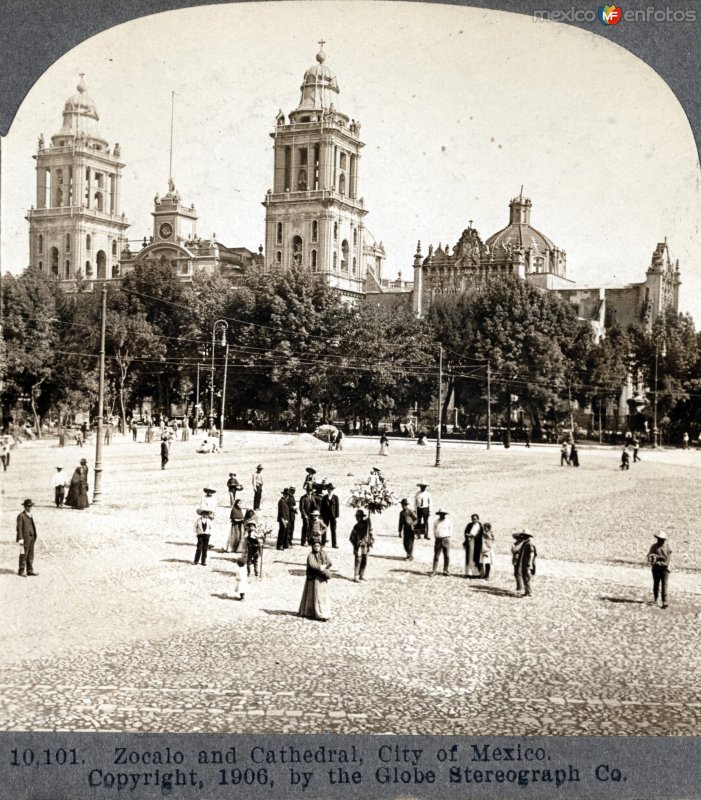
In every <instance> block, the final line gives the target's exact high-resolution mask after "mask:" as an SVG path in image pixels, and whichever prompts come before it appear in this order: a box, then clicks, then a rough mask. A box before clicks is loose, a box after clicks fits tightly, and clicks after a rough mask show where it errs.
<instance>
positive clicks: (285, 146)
mask: <svg viewBox="0 0 701 800" xmlns="http://www.w3.org/2000/svg"><path fill="white" fill-rule="evenodd" d="M320 44H321V46H322V48H323V45H324V42H323V41H322V42H321V43H320ZM325 62H326V54H325V53H324V51H323V49H321V50H320V51H319V52H318V53H317V55H316V63H315V64H314V65H313V66H312V67H310V68H309V69H308V70H307V71H306V72H305V73H304V79H303V81H302V86H301V92H302V94H301V98H300V101H299V105H298V106H297V108H296V109H295V110H294V111H292V112H290V115H289V119H286V118H285V115H284V114H283V113H282V111H280V112H279V114H278V116H277V120H276V125H275V130H274V131H273V132H272V133H271V134H270V135H271V137H272V138H273V140H274V142H275V144H274V174H273V188H272V189H270V190H268V193H267V195H266V197H265V201H264V203H263V205H264V206H265V256H266V267H267V268H269V269H271V268H282V269H290V268H291V267H293V266H297V267H302V268H305V269H308V270H310V271H312V272H317V273H320V274H321V275H323V276H324V277H325V279H326V280H327V282H328V283H329V285H331V286H333V287H335V288H336V289H338V290H339V292H340V293H341V295H342V296H343V297H344V298H346V299H347V300H348V302H351V303H357V302H358V301H359V300H360V299H361V298H362V296H363V281H364V277H365V269H366V259H367V253H366V251H365V250H364V247H363V244H364V229H363V218H364V217H365V215H366V214H367V211H366V210H365V206H364V201H363V198H362V197H360V194H359V188H358V187H359V179H358V166H359V161H360V150H361V148H362V147H363V146H364V145H363V143H362V142H361V141H360V123H359V122H358V121H357V120H354V119H349V117H348V116H347V115H346V114H344V113H342V112H341V111H340V110H339V109H338V107H337V103H338V97H339V88H338V81H337V80H336V76H335V75H334V74H333V72H331V70H330V69H329V68H328V67H327V66H326V63H325ZM377 255H378V256H379V255H380V254H379V253H378V254H377ZM382 255H384V253H383V254H382Z"/></svg>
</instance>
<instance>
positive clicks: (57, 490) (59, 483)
mask: <svg viewBox="0 0 701 800" xmlns="http://www.w3.org/2000/svg"><path fill="white" fill-rule="evenodd" d="M53 486H54V502H55V503H56V508H63V501H64V498H65V496H66V473H65V472H64V471H63V467H61V466H58V467H56V473H55V474H54V479H53Z"/></svg>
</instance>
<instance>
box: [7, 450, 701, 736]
mask: <svg viewBox="0 0 701 800" xmlns="http://www.w3.org/2000/svg"><path fill="white" fill-rule="evenodd" d="M194 447H195V443H194V442H189V443H175V444H174V446H173V452H172V454H171V461H170V463H169V465H168V469H167V470H165V471H161V470H160V461H159V453H158V445H157V444H156V443H154V444H152V445H145V444H141V443H139V444H136V445H134V444H133V443H131V442H119V443H115V444H113V445H111V446H110V447H107V448H105V454H104V465H105V474H104V482H103V490H104V497H103V503H102V504H101V505H99V506H93V507H91V508H90V509H88V510H87V511H84V512H76V511H73V510H70V509H63V510H60V511H59V510H57V509H55V508H54V507H53V506H52V504H51V489H50V481H51V475H52V471H53V466H54V465H55V463H56V462H57V460H59V459H60V461H61V462H62V463H63V465H64V467H65V468H66V470H67V471H68V472H69V473H70V472H72V470H73V468H74V466H75V464H77V461H78V459H79V458H80V457H81V455H83V456H85V457H87V458H89V459H91V458H92V455H93V452H92V450H91V449H88V448H85V449H84V450H83V451H82V452H81V451H79V450H78V449H77V448H76V447H71V448H66V449H59V448H57V447H55V446H54V445H53V444H52V443H43V442H42V443H30V444H27V445H24V446H23V447H21V448H19V449H18V450H16V451H14V452H13V458H12V463H11V467H10V470H9V471H8V472H7V473H4V474H3V475H2V499H3V502H2V526H3V527H2V529H3V531H5V535H4V536H3V537H2V542H0V597H1V598H2V603H3V609H4V610H5V613H4V615H3V617H4V620H3V621H4V622H5V623H6V624H4V625H3V642H2V649H1V651H0V686H1V687H2V701H0V729H2V730H11V729H33V730H42V729H44V730H89V731H91V730H117V731H183V732H185V731H212V732H224V731H231V732H260V731H270V732H293V731H296V732H304V733H313V732H338V733H365V732H369V733H390V732H392V733H410V734H411V733H415V734H420V733H426V734H430V733H451V732H454V733H466V734H468V733H469V734H589V735H595V734H605V735H606V734H611V735H620V734H649V735H672V734H674V735H687V734H695V735H699V734H701V685H700V684H699V681H698V663H699V656H700V655H701V636H700V635H699V633H700V629H701V581H699V573H700V572H701V554H700V550H701V548H700V545H701V535H700V532H699V527H698V526H699V523H698V518H697V516H696V515H695V514H694V511H693V509H694V504H695V501H696V500H697V497H698V490H697V486H698V477H699V474H700V473H699V470H700V469H701V454H699V453H696V452H695V451H692V452H681V451H664V452H661V453H651V452H643V453H642V455H643V462H642V463H641V464H636V465H632V467H631V470H630V472H628V473H621V472H620V471H619V470H618V452H617V451H615V450H600V451H594V450H591V451H590V450H586V449H584V450H582V451H581V459H582V467H580V469H579V470H575V469H573V468H572V469H568V468H561V467H559V465H558V453H557V450H556V449H550V448H533V449H531V450H530V451H527V450H525V449H524V448H511V450H509V451H505V450H503V449H502V448H495V449H493V450H492V451H490V452H486V451H484V450H483V449H477V448H474V447H468V446H454V445H448V446H447V447H445V448H444V451H443V464H444V466H442V467H441V468H440V469H436V468H435V467H433V466H432V464H433V458H434V454H433V451H432V450H431V449H430V448H416V447H415V446H413V445H411V444H410V443H400V442H394V441H393V442H392V444H391V448H392V453H391V455H390V457H389V458H379V457H377V456H376V443H375V442H369V441H353V440H350V441H348V440H347V444H346V450H345V451H344V452H343V453H329V452H328V451H326V450H325V449H324V446H323V445H321V444H319V443H317V442H315V441H314V440H311V439H310V438H308V437H293V436H273V435H267V436H266V435H263V434H258V435H256V434H247V435H244V434H239V435H235V434H229V435H228V437H227V452H226V453H225V454H221V455H210V456H203V455H196V454H195V453H194ZM259 461H260V462H261V463H263V464H264V466H265V470H264V473H263V474H264V476H265V479H266V485H265V492H264V504H263V511H264V515H267V517H268V519H269V521H271V522H273V521H274V515H275V506H276V503H277V499H278V497H279V491H280V489H282V487H283V486H285V485H290V484H295V485H297V486H298V487H300V486H301V480H302V477H303V474H304V467H305V466H306V465H307V464H309V465H314V466H316V467H317V469H318V470H319V474H320V475H326V476H327V477H328V478H329V479H330V480H333V481H334V483H335V484H336V486H337V487H338V490H339V494H340V496H341V498H342V499H343V498H344V497H345V495H346V493H347V491H348V489H349V488H350V487H351V486H352V485H353V483H354V481H355V480H356V479H361V478H364V477H365V476H366V475H367V473H368V471H369V469H370V467H371V466H373V465H374V464H378V465H380V466H382V467H383V468H384V470H385V473H386V475H387V478H388V480H389V481H390V482H391V483H392V485H393V486H396V488H397V489H398V491H400V493H402V494H409V493H410V491H412V490H414V484H415V483H416V481H417V479H420V478H421V479H424V480H426V481H429V482H430V483H431V491H432V493H433V496H434V501H435V503H437V504H440V505H443V506H446V507H447V508H448V509H449V510H450V511H451V513H452V514H453V516H454V521H455V528H456V532H455V535H454V541H453V548H452V552H451V559H452V562H451V575H450V576H448V577H443V576H437V577H435V578H430V577H429V576H428V571H429V567H430V562H431V558H432V549H433V548H432V542H426V541H420V542H418V543H417V553H416V560H415V561H413V562H406V561H404V559H403V557H402V556H403V551H402V548H401V540H400V539H399V538H398V537H397V534H396V516H397V515H396V513H395V511H394V510H392V511H391V512H389V513H388V514H387V515H384V516H383V517H381V518H380V519H379V524H378V526H377V528H378V531H377V537H376V538H377V545H376V548H375V550H374V551H373V555H372V556H371V558H370V563H369V567H368V578H369V580H368V581H367V582H366V583H361V584H355V583H353V581H352V580H351V578H352V572H353V555H352V551H351V548H350V545H349V544H348V541H347V539H348V534H349V532H350V526H351V521H352V510H351V509H349V508H345V507H344V508H343V510H342V518H341V521H340V525H339V534H340V535H339V544H340V548H339V549H338V550H329V554H330V556H331V558H332V560H333V561H334V568H335V570H336V572H335V576H334V578H332V580H331V583H330V592H331V596H332V603H333V619H332V620H331V621H329V622H328V623H318V622H312V621H308V620H302V619H300V618H298V617H297V616H296V611H297V607H298V604H299V599H300V596H301V592H302V586H303V581H304V562H305V558H306V549H305V550H303V549H302V548H301V547H299V545H298V546H296V547H294V548H292V550H289V551H283V552H278V551H276V550H274V549H266V551H265V556H264V577H263V578H262V579H261V580H258V581H252V586H251V590H250V592H249V593H248V595H247V597H246V600H245V601H244V602H239V601H237V600H234V599H233V598H234V594H233V569H234V556H232V555H231V554H226V553H223V552H219V550H220V548H221V545H223V543H224V540H225V535H226V528H227V526H226V524H225V520H226V518H227V517H228V510H227V509H225V508H223V509H222V510H221V512H220V513H219V518H218V521H217V523H216V527H217V534H216V535H215V537H214V541H215V545H216V549H215V551H213V552H211V553H210V557H209V560H208V565H207V567H206V568H202V567H200V566H197V567H195V566H193V565H192V563H191V562H192V558H193V555H194V535H193V533H192V526H193V523H194V518H195V516H194V513H193V510H194V508H195V506H196V504H197V501H198V499H199V497H200V494H201V489H202V487H203V486H204V485H205V484H206V483H207V482H213V483H214V485H215V486H217V487H218V488H219V489H220V492H219V493H218V495H219V498H220V501H222V502H223V500H224V498H225V497H226V493H225V491H224V490H225V482H226V477H227V475H228V472H229V471H235V472H237V473H238V476H239V479H241V480H242V482H243V483H244V485H245V487H246V491H245V492H244V495H243V498H244V503H245V502H246V500H247V499H249V498H250V496H251V492H250V490H249V482H250V473H251V472H252V469H253V467H254V466H255V464H256V463H258V462H259ZM91 467H92V464H91ZM91 478H92V469H91ZM299 491H300V489H299V488H298V493H299ZM27 496H31V497H32V498H33V499H34V501H35V503H37V507H36V509H35V517H36V520H37V526H38V531H39V541H38V544H37V552H36V556H35V568H36V569H37V571H38V572H39V573H40V574H39V577H38V578H35V579H31V580H30V579H20V578H19V577H17V575H16V566H17V564H16V559H17V548H16V546H15V545H14V518H15V516H16V514H17V513H18V511H19V508H20V505H21V501H22V499H23V498H24V497H27ZM472 512H477V513H480V515H481V517H482V519H483V520H486V519H491V521H492V522H493V524H494V528H495V531H496V536H497V541H496V550H497V556H496V565H495V575H494V578H493V580H491V581H489V582H485V581H479V580H477V581H473V580H468V579H465V578H463V577H462V576H461V573H462V567H463V559H464V555H463V550H462V548H461V547H460V543H461V540H462V533H461V531H462V527H463V526H464V524H465V523H466V521H467V519H468V518H469V514H470V513H472ZM519 523H520V524H526V525H528V526H529V527H530V528H531V529H532V530H533V531H534V532H535V533H536V542H537V546H538V550H539V564H538V575H537V576H536V579H535V592H534V596H533V597H532V598H530V599H524V598H519V597H516V596H515V595H514V592H513V588H514V587H513V583H514V582H513V578H512V576H511V575H510V568H509V562H510V559H509V555H508V549H509V547H510V544H511V537H510V535H509V531H510V529H511V527H512V526H514V525H517V524H519ZM660 527H664V528H665V529H666V530H667V531H668V533H669V535H670V541H671V545H672V548H673V551H674V555H673V567H674V570H673V572H672V575H671V605H670V608H668V609H666V610H662V609H661V608H658V607H655V606H652V605H650V604H648V600H651V586H650V584H651V580H650V575H649V570H648V569H646V568H645V567H644V561H645V555H646V552H647V549H648V547H649V545H650V543H651V540H652V534H653V532H654V531H656V530H657V529H658V528H660ZM298 533H299V527H298V531H297V536H296V540H297V541H299V538H298Z"/></svg>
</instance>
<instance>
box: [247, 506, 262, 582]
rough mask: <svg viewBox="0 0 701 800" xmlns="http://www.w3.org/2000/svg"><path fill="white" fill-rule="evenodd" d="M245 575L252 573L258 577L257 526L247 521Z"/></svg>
mask: <svg viewBox="0 0 701 800" xmlns="http://www.w3.org/2000/svg"><path fill="white" fill-rule="evenodd" d="M245 526H246V574H247V575H250V574H251V567H253V573H254V575H255V576H256V578H257V577H258V559H259V558H260V549H261V546H260V537H259V535H258V525H257V524H256V522H255V520H253V519H249V520H248V521H247V522H246V523H245Z"/></svg>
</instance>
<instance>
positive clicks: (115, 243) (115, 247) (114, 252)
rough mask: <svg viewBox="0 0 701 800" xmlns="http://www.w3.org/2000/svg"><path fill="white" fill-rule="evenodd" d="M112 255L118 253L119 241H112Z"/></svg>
mask: <svg viewBox="0 0 701 800" xmlns="http://www.w3.org/2000/svg"><path fill="white" fill-rule="evenodd" d="M112 255H113V256H116V255H117V242H112Z"/></svg>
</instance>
